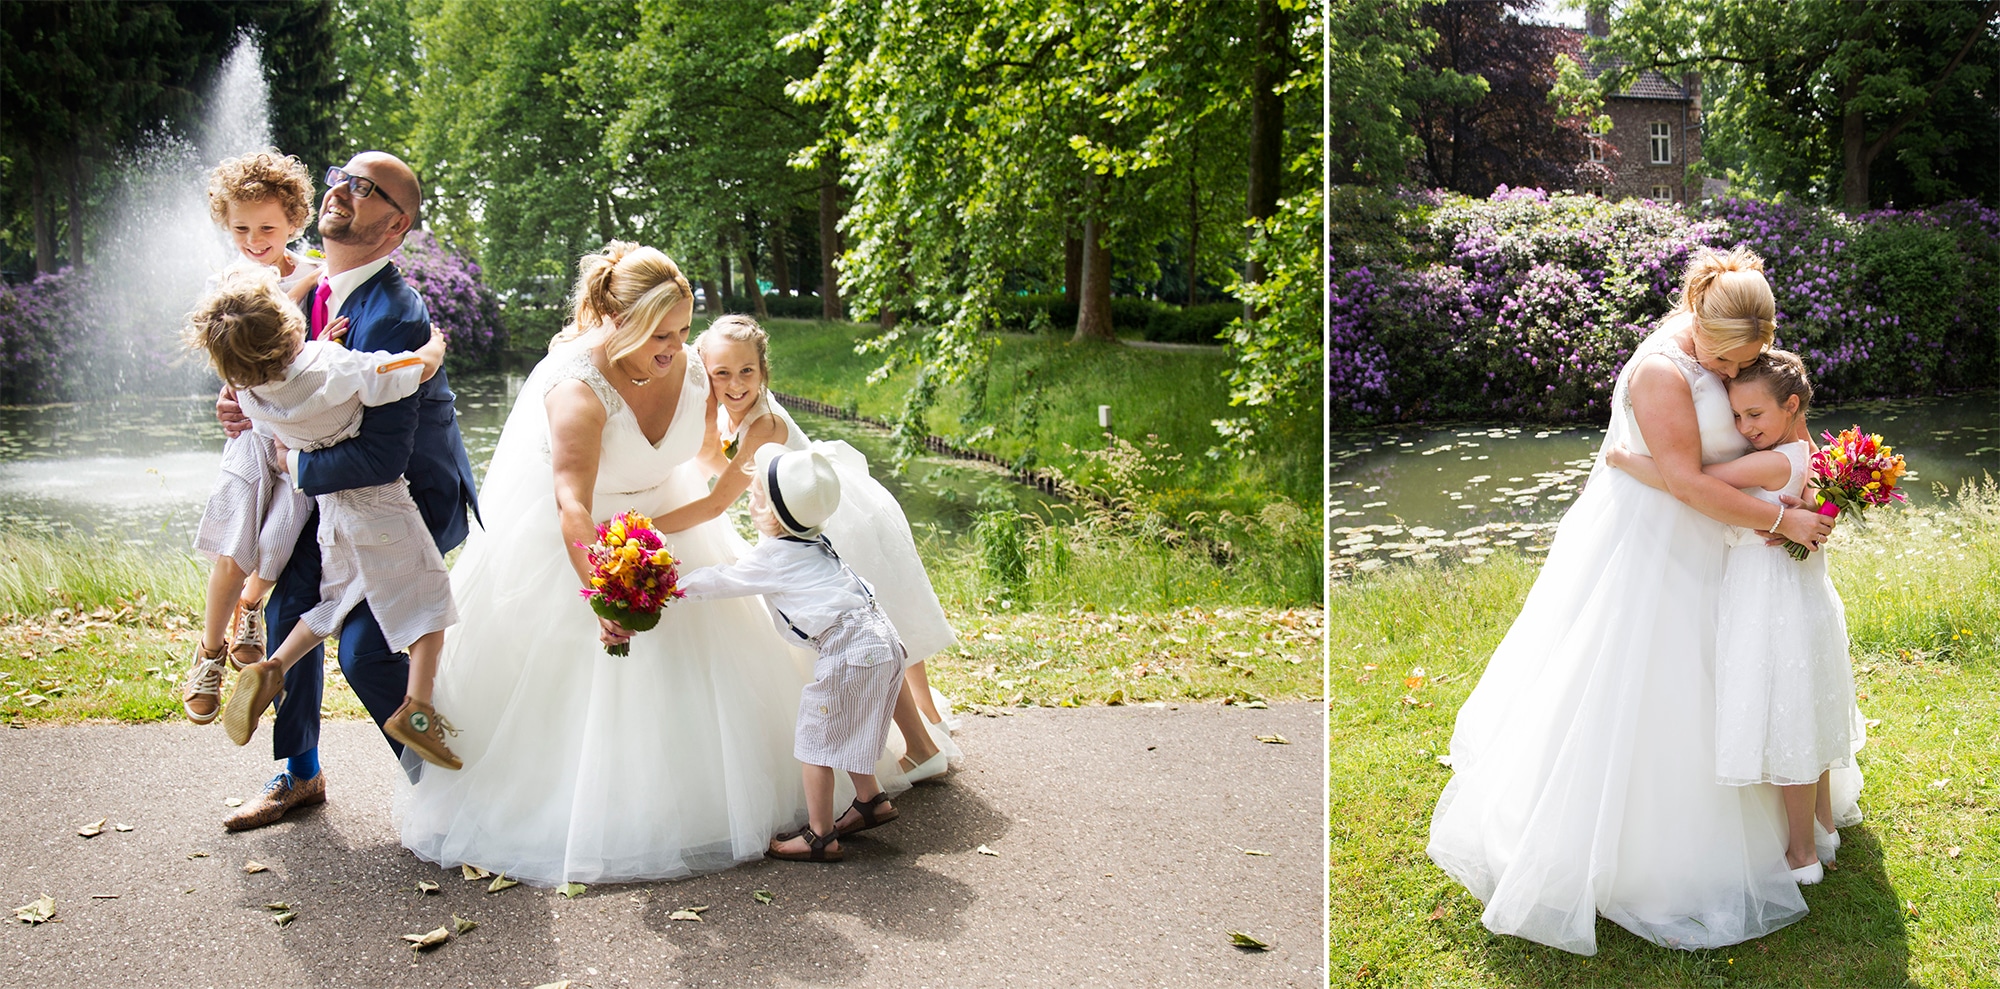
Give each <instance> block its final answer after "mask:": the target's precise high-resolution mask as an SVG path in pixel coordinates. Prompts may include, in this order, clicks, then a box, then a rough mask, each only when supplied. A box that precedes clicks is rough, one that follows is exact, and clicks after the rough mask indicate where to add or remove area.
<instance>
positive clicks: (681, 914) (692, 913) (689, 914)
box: [667, 907, 708, 922]
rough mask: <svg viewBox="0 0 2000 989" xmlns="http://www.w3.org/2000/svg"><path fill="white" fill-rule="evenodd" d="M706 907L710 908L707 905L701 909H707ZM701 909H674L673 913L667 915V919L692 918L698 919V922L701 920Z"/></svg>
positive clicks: (693, 919)
mask: <svg viewBox="0 0 2000 989" xmlns="http://www.w3.org/2000/svg"><path fill="white" fill-rule="evenodd" d="M706 909H708V908H707V907H702V908H701V910H706ZM701 910H676V911H674V912H673V913H670V914H668V915H667V919H668V920H692V921H696V922H699V921H700V920H701Z"/></svg>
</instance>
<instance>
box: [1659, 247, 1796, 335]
mask: <svg viewBox="0 0 2000 989" xmlns="http://www.w3.org/2000/svg"><path fill="white" fill-rule="evenodd" d="M1682 312H1686V313H1690V314H1692V315H1693V316H1694V331H1695V333H1696V334H1698V335H1699V336H1700V337H1701V338H1702V342H1703V344H1704V345H1706V346H1707V348H1708V349H1709V350H1711V351H1714V352H1717V353H1726V352H1728V351H1732V350H1736V349H1737V348H1739V347H1743V346H1745V345H1748V344H1753V343H1754V344H1756V345H1758V346H1759V347H1768V346H1770V345H1771V339H1772V337H1773V336H1775V335H1776V333H1777V329H1778V324H1777V319H1776V317H1777V303H1776V301H1775V300H1773V299H1772V297H1771V283H1770V282H1768V281H1766V280H1765V278H1764V259H1763V258H1761V257H1759V256H1757V254H1756V252H1754V251H1751V250H1749V249H1748V248H1743V247H1738V248H1736V249H1734V250H1731V251H1728V252H1722V251H1715V250H1709V249H1707V248H1704V249H1702V250H1701V251H1700V252H1699V253H1697V254H1696V255H1695V256H1694V257H1693V258H1692V259H1691V260H1689V261H1688V266H1687V271H1686V273H1685V274H1684V275H1683V276H1682V279H1681V298H1680V302H1679V304H1678V305H1676V306H1675V307H1674V313H1676V314H1678V313H1682Z"/></svg>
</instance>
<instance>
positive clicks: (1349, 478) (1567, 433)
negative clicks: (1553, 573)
mask: <svg viewBox="0 0 2000 989" xmlns="http://www.w3.org/2000/svg"><path fill="white" fill-rule="evenodd" d="M1811 422H1812V428H1813V430H1814V432H1815V433H1818V432H1820V431H1822V430H1832V431H1836V432H1837V431H1839V430H1841V429H1844V428H1846V427H1848V426H1850V425H1857V424H1858V425H1860V426H1861V427H1863V428H1864V429H1866V430H1868V431H1870V432H1876V433H1880V434H1882V437H1883V439H1884V440H1885V441H1887V442H1888V443H1889V444H1890V446H1892V447H1894V449H1895V452H1897V453H1900V454H1902V455H1903V456H1904V458H1905V459H1906V462H1907V463H1908V464H1909V466H1910V473H1909V474H1908V475H1907V476H1906V477H1905V479H1904V484H1905V486H1906V490H1907V491H1908V492H1909V494H1910V500H1911V502H1912V503H1914V504H1919V505H1922V504H1929V503H1933V502H1935V500H1936V498H1937V495H1936V494H1935V493H1934V490H1933V486H1934V485H1943V486H1944V487H1946V488H1948V489H1953V490H1955V489H1956V488H1957V487H1958V486H1959V485H1960V484H1961V483H1963V482H1964V481H1967V480H1974V479H1978V478H1979V477H1981V476H1982V475H1984V474H1991V475H1993V476H1994V477H1996V478H2000V392H1993V391H1984V392H1973V393H1969V394H1963V395H1953V396H1948V397H1944V398H1915V399H1888V400H1877V401H1867V402H1852V403H1846V404H1843V405H1837V406H1828V407H1826V408H1824V409H1820V410H1817V411H1815V412H1814V413H1813V414H1812V416H1811ZM1603 441H1604V429H1603V427H1601V426H1575V427H1556V426H1512V425H1499V426H1496V425H1483V424H1482V425H1457V426H1410V427H1405V428H1400V429H1378V430H1369V431H1362V432H1350V433H1335V434H1334V435H1333V436H1331V437H1330V438H1329V443H1328V451H1329V453H1328V457H1329V465H1328V467H1329V473H1330V476H1329V480H1328V485H1327V531H1328V538H1329V540H1330V543H1331V546H1332V553H1331V557H1330V559H1331V562H1330V566H1331V568H1332V570H1333V572H1334V573H1335V574H1340V573H1347V572H1353V571H1363V570H1372V569H1376V568H1379V567H1382V566H1385V565H1388V564H1389V563H1390V562H1392V561H1396V560H1405V559H1410V560H1428V559H1439V558H1454V559H1465V560H1468V561H1473V562H1477V561H1478V560H1480V559H1483V558H1484V557H1485V556H1486V555H1487V554H1490V553H1492V552H1494V550H1495V549H1496V548H1497V547H1502V546H1515V547H1520V548H1523V549H1526V550H1527V551H1528V552H1541V551H1544V550H1546V549H1547V548H1548V543H1549V541H1550V540H1551V539H1553V538H1554V535H1555V526H1556V523H1557V522H1558V521H1559V520H1560V519H1561V518H1562V514H1563V512H1564V511H1565V510H1566V509H1567V508H1568V507H1569V505H1570V502H1571V501H1572V500H1574V499H1575V497H1576V495H1577V493H1578V492H1579V491H1581V490H1582V487H1583V482H1584V479H1585V478H1586V477H1587V476H1588V475H1589V474H1590V466H1591V462H1592V460H1593V458H1594V457H1595V456H1596V454H1597V448H1598V446H1599V445H1600V444H1602V443H1603Z"/></svg>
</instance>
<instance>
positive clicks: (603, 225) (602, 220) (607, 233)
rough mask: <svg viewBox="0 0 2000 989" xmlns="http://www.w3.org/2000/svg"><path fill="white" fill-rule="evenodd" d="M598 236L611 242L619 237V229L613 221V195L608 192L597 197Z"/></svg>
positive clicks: (606, 241)
mask: <svg viewBox="0 0 2000 989" xmlns="http://www.w3.org/2000/svg"><path fill="white" fill-rule="evenodd" d="M596 198H597V236H598V237H599V238H600V239H602V240H603V241H604V243H606V244H609V243H611V242H612V241H614V240H617V239H618V229H617V227H616V226H614V225H613V224H612V222H611V196H610V194H608V193H605V194H600V195H598V196H597V197H596Z"/></svg>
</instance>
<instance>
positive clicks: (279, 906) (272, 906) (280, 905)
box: [264, 900, 292, 910]
mask: <svg viewBox="0 0 2000 989" xmlns="http://www.w3.org/2000/svg"><path fill="white" fill-rule="evenodd" d="M291 908H292V905H291V904H289V903H286V902H285V901H283V900H278V901H276V902H274V903H266V904H264V909H266V910H290V909H291Z"/></svg>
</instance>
